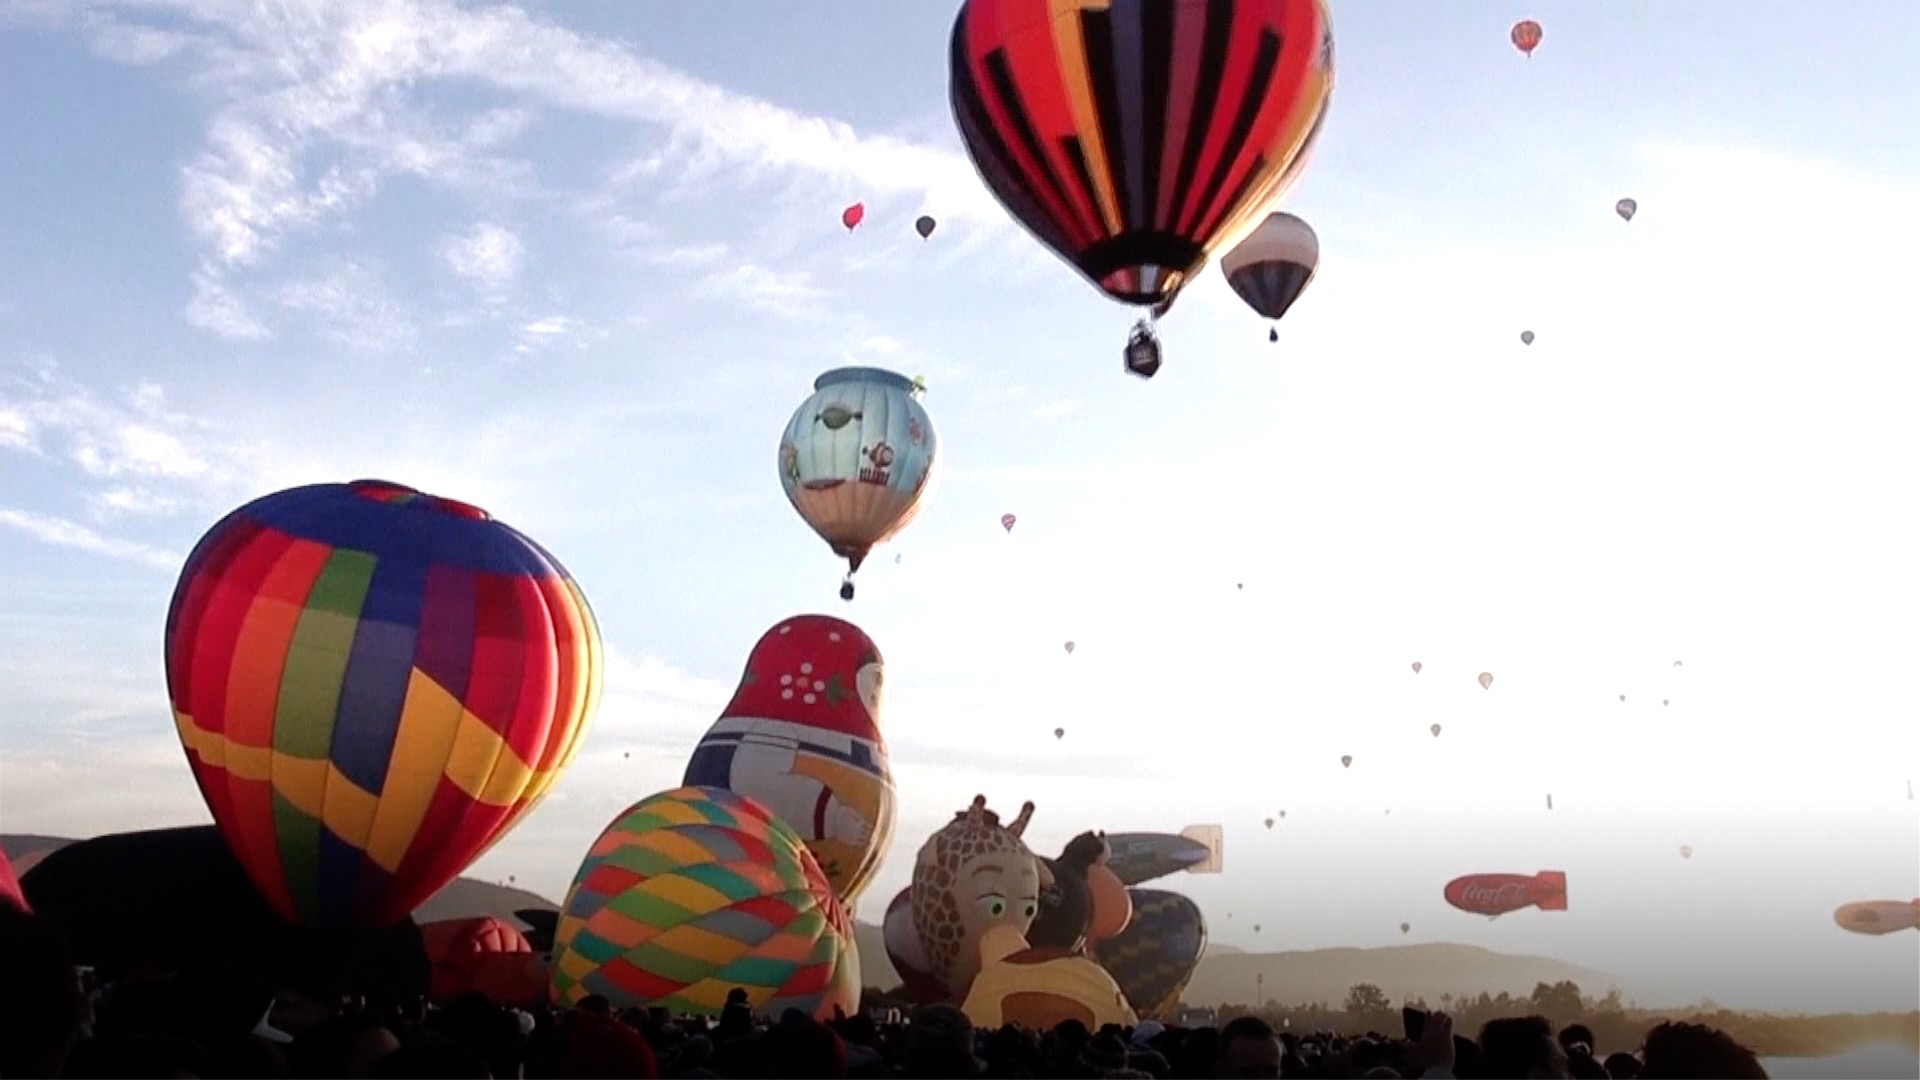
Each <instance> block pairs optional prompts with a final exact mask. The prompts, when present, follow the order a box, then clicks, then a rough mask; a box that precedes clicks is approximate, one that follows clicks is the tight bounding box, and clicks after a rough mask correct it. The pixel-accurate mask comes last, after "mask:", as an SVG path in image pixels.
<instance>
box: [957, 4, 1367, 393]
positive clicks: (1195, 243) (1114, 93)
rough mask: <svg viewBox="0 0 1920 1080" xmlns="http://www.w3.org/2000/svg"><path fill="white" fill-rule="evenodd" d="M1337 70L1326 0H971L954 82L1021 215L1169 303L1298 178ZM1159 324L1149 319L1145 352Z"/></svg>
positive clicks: (980, 148)
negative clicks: (1218, 1) (1226, 1)
mask: <svg viewBox="0 0 1920 1080" xmlns="http://www.w3.org/2000/svg"><path fill="white" fill-rule="evenodd" d="M1333 78H1334V76H1333V30H1332V26H1331V24H1330V22H1329V21H1328V14H1327V5H1326V2H1325V0H1241V2H1239V3H1235V4H1232V5H1213V4H1205V5H1202V4H1169V3H1152V4H1145V3H1141V4H1119V5H1115V4H1112V3H1110V2H1109V0H1061V3H1059V4H1057V5H1055V6H1054V7H1052V8H1050V9H1044V10H1042V9H1036V8H1034V7H1032V6H1031V4H1030V3H1028V2H1027V0H966V3H964V4H963V5H962V6H961V9H960V14H959V16H958V17H957V18H956V19H955V20H954V27H953V43H952V51H951V83H950V87H951V89H950V97H951V99H952V104H953V115H954V121H955V123H956V125H957V126H958V127H959V130H960V137H961V140H962V141H963V142H964V143H965V144H966V147H967V154H968V156H969V157H970V158H972V160H973V163H974V166H975V168H977V169H978V170H979V172H980V178H981V180H982V181H983V182H985V184H986V186H987V188H988V190H990V191H992V192H993V193H994V195H995V197H997V198H998V199H999V200H1000V202H1001V204H1002V205H1004V206H1005V207H1006V208H1007V210H1008V212H1009V213H1011V214H1012V215H1013V216H1014V218H1015V219H1016V220H1018V221H1019V222H1020V223H1021V224H1023V225H1025V226H1026V228H1027V229H1028V231H1030V232H1031V233H1033V235H1034V236H1035V238H1037V239H1038V240H1039V241H1040V242H1041V243H1043V244H1045V245H1046V246H1047V247H1048V248H1050V249H1051V250H1052V251H1053V252H1054V253H1055V254H1057V255H1059V256H1060V257H1061V258H1062V259H1064V260H1066V261H1067V262H1068V263H1069V264H1071V265H1072V266H1073V267H1074V269H1076V270H1078V271H1079V272H1080V273H1081V274H1082V275H1084V276H1085V277H1086V278H1087V280H1088V281H1090V282H1091V283H1092V284H1093V285H1094V286H1095V287H1096V288H1098V289H1100V290H1101V291H1102V292H1104V293H1106V294H1107V295H1108V296H1110V297H1112V298H1113V299H1115V300H1118V301H1120V302H1121V303H1125V304H1134V305H1139V306H1142V307H1147V308H1156V307H1157V308H1160V309H1162V310H1164V309H1165V308H1166V307H1168V306H1170V302H1171V301H1172V299H1173V298H1174V297H1175V296H1177V295H1178V294H1179V292H1180V290H1181V289H1182V288H1183V287H1184V286H1185V285H1187V284H1188V283H1189V282H1191V281H1192V280H1193V279H1194V278H1195V277H1196V276H1198V275H1199V273H1200V271H1201V269H1202V268H1204V267H1205V266H1206V263H1207V260H1208V259H1209V258H1211V257H1212V256H1213V255H1215V254H1216V253H1218V252H1220V251H1224V250H1227V249H1229V248H1231V247H1232V246H1233V245H1234V244H1236V243H1238V242H1239V241H1240V240H1241V239H1242V238H1244V237H1245V236H1246V235H1247V234H1248V233H1249V232H1251V231H1252V230H1253V228H1254V227H1255V226H1256V225H1257V224H1258V222H1259V220H1260V219H1261V218H1262V217H1264V216H1265V214H1266V213H1267V211H1268V210H1269V209H1271V208H1272V207H1273V206H1274V204H1276V203H1278V202H1279V201H1280V199H1281V198H1283V197H1284V196H1285V195H1286V193H1287V191H1288V190H1289V189H1290V188H1291V187H1292V186H1293V185H1294V183H1295V182H1296V181H1297V180H1298V179H1299V177H1300V175H1301V173H1302V171H1303V170H1304V169H1305V167H1306V163H1307V159H1308V157H1309V151H1310V149H1311V147H1312V145H1313V142H1314V139H1315V137H1316V136H1317V135H1318V134H1319V130H1320V124H1321V121H1322V119H1323V118H1324V117H1325V115H1326V107H1327V100H1328V98H1329V97H1330V95H1331V94H1332V91H1333ZM1152 338H1153V330H1152V328H1151V327H1150V326H1149V325H1148V323H1147V320H1145V319H1142V320H1141V321H1140V323H1139V324H1138V325H1137V326H1136V327H1135V328H1134V332H1133V337H1132V338H1131V339H1130V346H1129V350H1128V351H1129V353H1130V354H1132V353H1134V352H1136V349H1135V348H1134V345H1135V344H1136V343H1141V342H1145V343H1151V342H1152ZM1137 351H1138V352H1139V353H1140V354H1141V359H1142V360H1143V361H1144V360H1145V359H1146V357H1145V353H1146V352H1147V351H1148V350H1147V349H1146V348H1145V347H1144V344H1142V345H1141V347H1140V348H1139V349H1138V350H1137ZM1151 351H1152V352H1153V353H1154V355H1153V356H1152V358H1151V359H1152V364H1151V366H1152V367H1153V368H1154V369H1157V368H1158V366H1159V361H1158V355H1157V353H1158V347H1157V343H1155V345H1154V348H1153V349H1152V350H1151ZM1134 359H1135V358H1134V357H1133V356H1132V355H1130V356H1129V364H1128V369H1129V370H1130V371H1134V373H1135V374H1140V375H1145V376H1148V377H1150V376H1151V374H1152V372H1151V371H1149V370H1143V369H1142V368H1136V367H1135V365H1134V363H1133V361H1134ZM1144 366H1145V365H1144V364H1143V365H1142V367H1144Z"/></svg>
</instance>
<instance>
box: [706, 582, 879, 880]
mask: <svg viewBox="0 0 1920 1080" xmlns="http://www.w3.org/2000/svg"><path fill="white" fill-rule="evenodd" d="M885 690H886V675H885V664H884V662H883V661H882V659H881V656H880V649H879V646H877V645H875V644H874V643H873V639H871V638H869V637H868V636H867V634H866V631H864V630H861V629H860V628H859V627H857V626H855V625H853V624H852V623H850V622H847V621H846V620H844V619H836V618H834V617H832V616H830V615H796V616H793V617H792V618H788V619H782V620H781V621H780V622H779V623H777V624H776V625H774V626H773V627H772V628H771V629H769V630H768V631H767V632H766V633H764V634H762V635H761V636H760V640H759V641H758V642H756V643H755V644H754V647H753V651H752V653H750V654H749V655H748V657H747V665H746V670H745V671H744V672H743V673H742V674H741V676H740V685H739V687H738V688H737V689H736V690H735V691H734V694H733V699H732V700H731V701H729V702H727V705H726V708H724V709H722V710H721V712H720V718H719V719H718V720H715V721H714V723H713V726H712V727H711V728H709V729H708V730H707V733H706V735H705V736H703V737H702V738H701V740H700V742H699V744H698V745H697V746H695V747H694V750H693V756H692V757H691V758H690V759H689V760H688V762H687V770H686V775H685V777H684V778H683V780H682V783H683V784H686V785H688V786H692V787H709V788H720V789H723V790H726V791H731V792H734V793H735V794H738V795H745V796H747V797H748V798H751V799H754V800H756V801H758V802H760V803H762V804H764V805H766V806H767V807H769V808H771V809H772V810H773V812H774V813H776V814H778V815H780V817H781V819H782V820H784V821H785V822H786V823H787V824H788V825H789V826H791V827H792V828H793V829H794V830H795V831H796V832H798V833H799V835H800V838H801V839H802V840H804V841H805V842H806V844H807V849H808V850H809V851H811V852H812V853H813V856H814V858H815V859H816V860H818V862H819V864H820V867H821V869H822V870H823V871H824V872H825V873H826V875H827V880H828V881H829V882H831V883H832V885H833V888H834V892H835V894H836V895H837V896H838V897H839V898H840V900H841V901H842V902H843V903H846V904H848V905H851V904H852V903H853V902H854V901H855V900H857V899H858V898H859V896H860V893H861V891H862V890H864V889H865V888H866V885H867V882H868V881H869V880H871V879H872V877H873V875H874V872H875V871H877V870H878V869H879V867H880V860H881V857H882V856H883V855H884V854H885V853H886V851H887V848H888V847H889V846H890V845H891V843H892V840H893V827H894V818H895V813H896V804H895V795H894V786H893V773H892V770H891V769H890V768H889V766H888V761H887V746H886V739H885V737H884V735H883V734H882V732H881V716H882V712H883V708H884V703H885Z"/></svg>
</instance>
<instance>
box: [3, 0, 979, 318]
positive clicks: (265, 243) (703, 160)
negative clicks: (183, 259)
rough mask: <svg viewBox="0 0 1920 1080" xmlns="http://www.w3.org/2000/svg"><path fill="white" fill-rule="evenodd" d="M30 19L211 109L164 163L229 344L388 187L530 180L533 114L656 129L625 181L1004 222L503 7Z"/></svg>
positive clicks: (500, 248) (642, 62)
mask: <svg viewBox="0 0 1920 1080" xmlns="http://www.w3.org/2000/svg"><path fill="white" fill-rule="evenodd" d="M30 21H35V22H54V23H59V22H65V23H66V24H67V25H69V26H72V27H74V28H76V29H78V30H79V31H80V32H81V33H82V34H84V35H85V36H86V37H87V38H88V39H89V40H90V42H91V43H92V45H93V46H94V48H95V49H96V50H97V51H98V52H99V53H100V54H101V55H103V56H106V57H108V58H110V59H112V60H114V61H116V62H120V63H125V64H139V65H152V64H156V63H160V62H163V61H164V62H166V63H167V64H168V65H170V66H175V67H173V69H175V70H184V71H185V72H186V74H187V77H188V78H189V79H190V80H191V81H192V82H193V83H194V84H195V85H197V86H198V87H199V88H200V89H201V90H202V91H203V92H206V93H209V94H211V95H212V96H213V97H214V99H215V100H216V101H217V102H219V104H218V106H217V107H216V111H215V112H214V114H213V115H212V117H211V118H210V120H209V122H208V125H207V128H206V132H205V138H204V142H203V144H202V145H201V147H200V149H199V151H198V152H197V153H195V154H194V155H192V157H191V158H190V159H189V160H188V162H187V163H186V164H185V166H184V167H183V168H182V170H181V177H180V180H181V192H180V211H181V215H182V218H183V219H184V221H185V223H186V225H187V228H188V230H189V231H190V233H191V235H192V236H193V237H194V238H195V240H196V241H197V242H198V244H199V246H200V248H201V251H202V255H203V258H204V265H203V268H202V270H201V272H200V273H199V274H198V275H197V276H196V278H195V281H194V293H193V297H192V299H191V300H190V301H189V303H188V305H187V307H186V311H185V314H186V317H187V318H188V319H189V321H190V322H191V323H192V324H193V325H196V326H199V327H202V328H203V329H206V330H208V331H210V332H212V333H215V334H218V335H220V336H222V337H226V338H229V339H232V340H258V339H260V338H263V337H265V336H267V329H266V327H265V326H264V325H263V324H262V323H261V322H260V321H259V320H258V319H257V318H254V317H253V316H252V315H250V314H249V313H248V312H247V310H246V307H245V303H244V295H243V292H244V290H243V289H242V286H243V285H244V282H243V280H242V278H241V274H242V272H243V271H245V270H247V269H248V268H254V267H258V266H259V265H260V264H261V263H262V262H263V260H265V259H266V258H267V257H268V256H269V255H270V254H271V253H272V252H274V251H275V250H276V249H277V248H278V247H279V246H280V245H281V243H282V241H283V240H284V239H285V238H286V237H288V236H289V235H291V234H297V233H304V232H309V231H311V230H313V229H315V228H317V227H319V226H320V225H322V224H323V223H325V222H327V221H328V220H330V219H332V218H335V217H337V216H339V215H341V214H343V213H345V212H347V211H349V210H351V209H353V208H356V207H359V206H361V205H363V204H365V203H366V202H368V201H369V200H370V199H372V198H373V197H374V196H375V195H376V194H377V193H378V192H379V190H380V189H381V188H382V186H383V185H384V184H385V183H386V182H387V180H389V179H390V178H392V177H395V176H402V175H404V176H413V177H418V178H420V179H422V180H424V181H426V182H428V183H432V184H435V185H437V186H441V187H446V188H452V189H454V190H456V191H459V192H462V193H465V194H468V195H470V196H471V197H472V198H474V199H475V200H478V201H489V202H497V201H498V200H500V199H501V198H503V197H504V198H512V197H513V196H514V195H516V194H523V193H526V192H528V191H530V190H532V189H533V187H534V182H533V179H532V171H531V166H530V165H529V164H528V163H527V162H525V161H521V160H517V159H515V158H513V157H512V156H511V154H510V151H511V148H512V145H513V143H514V141H515V140H516V139H517V138H518V137H519V135H520V134H521V132H523V131H524V130H525V129H526V128H527V126H528V125H530V124H531V123H533V122H534V119H535V110H538V109H541V108H547V109H559V110H564V111H571V112H579V113H585V114H588V115H594V116H599V117H605V118H610V119H616V120H625V121H633V122H638V123H641V124H646V125H650V126H656V127H661V128H664V129H666V131H667V132H668V134H669V138H668V140H667V142H666V144H665V145H666V149H665V150H664V151H662V152H655V153H651V154H649V155H646V156H643V157H641V158H639V159H638V160H636V161H635V162H633V163H631V164H630V165H629V167H628V168H627V169H626V170H624V172H625V174H627V175H626V179H627V180H632V179H633V178H635V177H638V176H641V175H645V176H646V177H648V178H650V179H651V178H652V177H654V176H656V175H657V174H659V173H662V172H665V171H668V170H676V171H678V172H679V173H680V174H682V175H683V176H700V177H706V176H709V175H711V174H712V173H713V172H715V171H716V170H718V169H721V168H728V169H730V170H731V172H732V174H733V175H735V176H738V177H741V178H743V181H744V182H752V181H754V180H755V179H756V178H759V177H761V176H762V175H764V174H766V173H768V172H774V171H779V172H788V173H804V174H809V175H811V176H814V177H816V178H821V179H824V180H826V181H828V182H829V183H838V184H840V185H842V186H846V187H848V188H850V189H852V188H857V189H858V190H859V191H861V192H862V193H863V194H864V195H865V197H867V198H868V199H869V200H870V201H871V200H878V199H885V198H889V197H895V198H902V199H909V200H912V201H913V203H914V204H915V205H918V206H925V207H928V208H930V209H931V210H932V211H933V212H935V213H936V214H938V215H939V216H940V217H941V218H942V220H945V221H951V220H954V219H972V220H973V221H975V222H976V223H979V224H988V225H997V224H1000V223H1003V222H1004V221H1005V220H1006V219H1005V215H1004V213H1003V212H1002V211H1001V210H1000V208H999V207H998V205H997V204H996V203H994V201H993V200H992V198H991V197H990V196H989V195H988V194H987V193H986V192H985V190H984V189H982V188H981V186H980V184H979V182H978V180H977V178H976V177H975V176H974V173H973V170H972V167H971V165H970V164H969V163H968V162H967V160H966V159H965V157H964V156H963V155H960V154H958V153H955V152H953V151H950V150H947V149H943V148H937V147H930V146H924V145H918V144H915V143H912V142H909V141H905V140H902V139H898V138H891V137H886V136H872V135H862V134H860V133H858V132H856V131H855V130H854V129H853V128H852V127H850V126H849V125H847V124H845V123H841V122H839V121H836V120H832V119H830V118H826V117H819V116H809V115H805V114H803V113H799V112H796V111H794V110H791V109H787V108H783V107H781V106H778V105H774V104H772V103H770V102H767V101H763V100H760V99H758V98H754V97H751V96H748V95H744V94H738V93H734V92H731V91H729V90H726V89H724V88H722V87H719V86H716V85H714V84H712V83H708V82H705V81H702V80H700V79H698V78H695V77H694V76H692V75H689V74H686V73H684V72H681V71H678V70H675V69H673V68H671V67H668V66H666V65H664V64H661V63H659V62H657V61H655V60H653V59H650V58H648V57H646V56H642V55H640V54H639V53H637V52H636V51H635V50H633V49H632V48H630V47H628V46H626V45H624V44H621V43H618V42H614V41H611V40H606V39H600V38H595V37H591V36H588V35H585V34H582V33H578V32H575V31H573V30H569V29H566V28H564V27H561V26H557V25H554V24H553V23H552V22H550V21H548V20H546V19H543V18H541V17H539V16H538V15H535V14H532V13H529V12H527V11H524V10H522V9H520V8H517V7H509V6H498V7H486V8H465V7H460V6H457V5H454V4H451V3H444V2H435V0H394V2H387V3H378V4H374V3H347V2H343V0H342V2H334V0H326V2H323V0H307V2H295V3H289V4H280V5H271V6H266V7H261V6H257V5H237V4H231V3H225V2H222V0H169V2H167V3H162V4H151V3H146V2H142V0H105V2H103V3H100V4H97V5H90V6H89V7H87V8H86V9H85V10H84V12H75V11H74V10H73V9H68V8H63V7H58V6H49V7H48V8H47V10H45V11H40V10H39V9H37V8H36V14H35V15H34V16H33V19H32V20H30ZM453 82H459V83H463V84H467V85H474V84H477V85H479V86H482V87H485V88H487V89H489V90H491V91H493V92H495V93H497V94H504V95H507V96H508V97H509V99H510V101H509V104H508V105H507V106H506V107H502V108H494V109H490V110H487V111H485V112H482V113H479V114H478V115H473V114H467V115H461V114H459V113H458V112H457V111H449V110H447V109H446V108H445V106H444V103H441V104H439V105H438V106H429V105H428V104H427V103H426V102H425V100H424V99H425V92H426V91H427V89H428V88H430V87H431V86H433V85H435V84H438V83H453ZM615 209H617V208H615ZM473 239H478V240H479V241H480V243H479V246H478V247H477V248H474V249H472V250H470V251H468V252H467V254H468V255H469V256H471V258H469V259H468V260H467V261H465V262H463V263H462V265H464V266H466V267H467V268H468V269H469V270H470V271H471V272H472V273H473V274H474V275H475V276H476V280H480V281H483V282H486V283H488V284H493V285H496V286H497V285H498V283H500V282H502V281H503V280H505V278H506V275H507V270H506V266H507V264H508V263H509V262H511V260H510V259H508V258H507V257H506V252H507V247H506V246H504V245H503V244H502V243H500V241H502V237H501V236H499V235H498V234H489V235H488V236H485V237H474V238H473ZM782 302H783V301H779V300H776V301H774V303H776V304H778V303H782Z"/></svg>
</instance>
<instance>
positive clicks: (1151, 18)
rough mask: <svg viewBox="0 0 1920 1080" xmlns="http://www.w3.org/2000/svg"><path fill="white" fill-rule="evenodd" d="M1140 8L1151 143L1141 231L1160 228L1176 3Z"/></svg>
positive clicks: (1145, 127) (1144, 155)
mask: <svg viewBox="0 0 1920 1080" xmlns="http://www.w3.org/2000/svg"><path fill="white" fill-rule="evenodd" d="M1139 7H1140V41H1141V48H1140V95H1141V103H1142V105H1144V107H1145V116H1143V117H1142V118H1141V131H1142V132H1144V134H1145V138H1146V140H1147V143H1146V146H1145V148H1144V149H1143V150H1142V152H1141V161H1142V162H1144V163H1145V165H1146V181H1145V182H1144V183H1143V184H1142V185H1141V187H1142V189H1143V190H1142V191H1141V197H1142V198H1144V199H1145V200H1146V204H1147V209H1146V214H1145V216H1144V217H1143V218H1142V219H1141V220H1140V221H1137V222H1135V223H1134V227H1135V228H1137V229H1152V228H1155V227H1157V226H1158V224H1159V223H1158V222H1157V221H1156V220H1155V217H1156V215H1158V214H1159V212H1160V162H1161V158H1163V157H1164V156H1165V154H1166V145H1167V105H1168V101H1167V99H1168V97H1170V96H1171V95H1172V93H1173V12H1174V7H1175V5H1173V4H1141V5H1139Z"/></svg>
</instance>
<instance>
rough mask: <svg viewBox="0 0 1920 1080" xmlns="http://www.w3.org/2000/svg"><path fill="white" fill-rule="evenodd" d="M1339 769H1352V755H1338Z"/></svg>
mask: <svg viewBox="0 0 1920 1080" xmlns="http://www.w3.org/2000/svg"><path fill="white" fill-rule="evenodd" d="M1340 767H1341V768H1343V769H1351V768H1353V755H1352V754H1341V755H1340Z"/></svg>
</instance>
